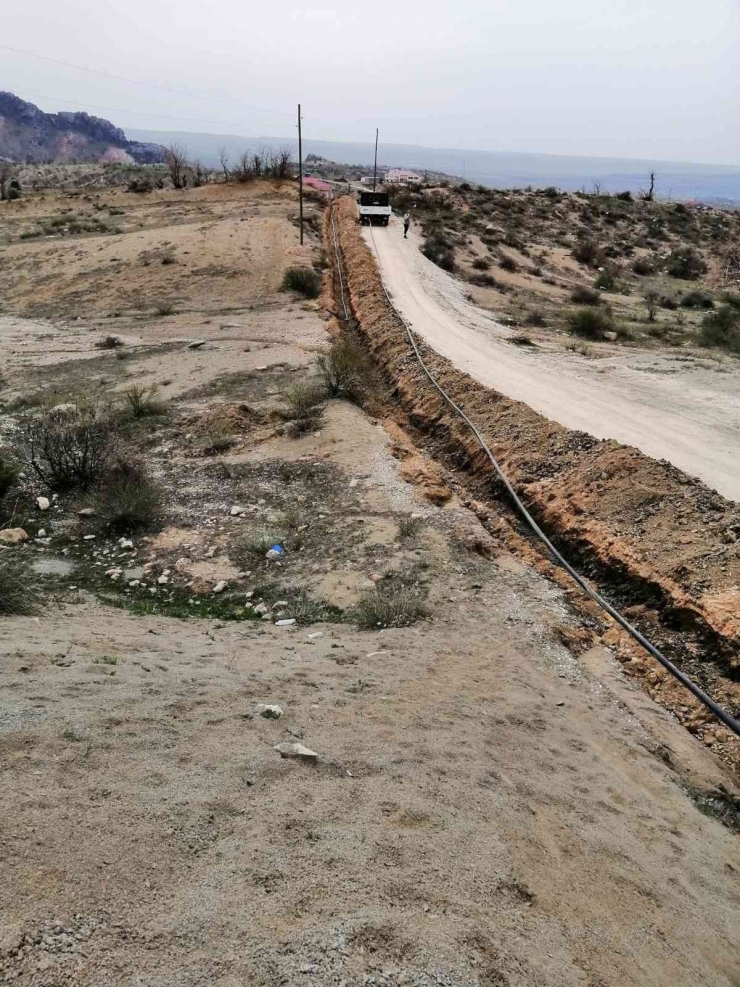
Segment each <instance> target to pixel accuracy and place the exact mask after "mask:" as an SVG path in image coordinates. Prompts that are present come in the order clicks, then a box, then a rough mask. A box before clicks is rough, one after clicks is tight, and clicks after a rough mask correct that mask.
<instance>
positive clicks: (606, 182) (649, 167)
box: [129, 130, 740, 205]
mask: <svg viewBox="0 0 740 987" xmlns="http://www.w3.org/2000/svg"><path fill="white" fill-rule="evenodd" d="M129 134H130V135H131V136H132V137H135V138H137V139H138V140H144V141H156V142H157V143H159V144H164V145H169V144H172V143H178V144H182V145H183V146H184V147H186V148H187V150H188V153H189V155H190V156H191V157H192V158H193V159H200V161H201V162H202V163H203V164H204V165H210V166H214V167H215V166H217V165H218V151H219V148H220V147H226V149H227V151H228V152H229V154H230V155H231V158H232V161H233V160H235V159H236V157H237V156H238V155H239V153H240V152H241V151H243V150H245V149H247V148H250V147H251V148H258V147H263V146H264V147H268V148H270V147H273V148H274V147H291V148H294V149H296V140H295V138H294V137H286V138H284V139H279V138H275V137H238V136H235V135H234V134H221V135H219V134H200V133H174V132H162V131H149V130H129ZM303 146H304V153H305V154H317V155H320V156H321V157H324V158H328V159H329V160H330V161H338V162H341V163H342V164H357V165H366V166H368V168H371V167H372V162H373V156H374V153H375V146H374V145H373V144H372V143H367V144H360V143H344V142H341V141H320V140H311V139H307V140H304V142H303ZM379 160H380V161H382V164H383V167H384V168H387V167H392V168H393V167H401V168H414V169H416V170H417V171H420V172H424V171H425V170H428V171H435V172H444V173H446V174H448V175H458V176H460V177H465V178H466V179H467V180H468V181H470V182H474V183H479V184H481V185H487V186H489V187H490V188H525V187H526V186H528V185H532V186H534V187H535V188H543V187H545V186H548V185H555V186H557V187H558V188H561V189H563V190H565V191H571V192H575V191H578V190H579V189H582V188H583V189H586V190H587V191H589V192H590V191H592V189H593V185H594V183H597V184H599V185H600V186H601V188H602V190H603V191H605V192H606V191H610V192H622V191H625V190H627V189H629V191H630V192H639V191H640V189H642V188H647V186H648V184H649V178H648V176H649V174H650V172H651V171H655V173H656V175H657V186H656V191H657V194H658V195H659V196H660V197H663V198H668V197H672V198H674V199H697V200H699V201H701V202H708V203H715V204H725V205H734V204H736V203H740V166H738V167H737V168H734V167H726V166H721V165H705V164H691V163H686V162H678V161H649V160H644V161H643V160H632V159H630V158H580V157H562V156H560V155H554V154H519V153H515V152H499V151H466V150H458V149H455V148H435V147H419V146H416V145H412V144H381V147H380V155H379Z"/></svg>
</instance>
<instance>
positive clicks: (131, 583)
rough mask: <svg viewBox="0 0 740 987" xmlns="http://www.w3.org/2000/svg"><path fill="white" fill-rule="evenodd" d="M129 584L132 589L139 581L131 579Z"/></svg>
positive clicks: (139, 583)
mask: <svg viewBox="0 0 740 987" xmlns="http://www.w3.org/2000/svg"><path fill="white" fill-rule="evenodd" d="M129 586H130V587H131V589H133V588H134V587H135V586H141V582H140V580H138V579H132V580H131V582H130V583H129Z"/></svg>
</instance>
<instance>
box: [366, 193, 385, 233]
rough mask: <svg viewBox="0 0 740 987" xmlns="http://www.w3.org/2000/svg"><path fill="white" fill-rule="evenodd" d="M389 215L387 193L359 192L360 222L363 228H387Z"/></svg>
mask: <svg viewBox="0 0 740 987" xmlns="http://www.w3.org/2000/svg"><path fill="white" fill-rule="evenodd" d="M391 213H392V210H391V204H390V202H389V200H388V193H387V192H360V222H361V223H362V225H363V226H387V225H388V223H389V222H390V218H391Z"/></svg>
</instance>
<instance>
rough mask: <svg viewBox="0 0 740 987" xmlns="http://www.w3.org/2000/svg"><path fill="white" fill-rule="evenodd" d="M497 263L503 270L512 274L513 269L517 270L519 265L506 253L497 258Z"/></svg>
mask: <svg viewBox="0 0 740 987" xmlns="http://www.w3.org/2000/svg"><path fill="white" fill-rule="evenodd" d="M498 265H499V267H500V268H502V269H503V270H504V271H509V272H511V273H512V274H513V273H514V271H518V270H519V265H518V264H517V262H516V261H515V260H514V258H513V257H509V255H508V254H503V255H502V256H501V257H500V258H499V262H498Z"/></svg>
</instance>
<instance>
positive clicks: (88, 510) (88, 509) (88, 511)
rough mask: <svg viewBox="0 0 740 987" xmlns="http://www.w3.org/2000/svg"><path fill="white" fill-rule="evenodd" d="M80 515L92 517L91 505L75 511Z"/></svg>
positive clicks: (93, 511) (93, 514)
mask: <svg viewBox="0 0 740 987" xmlns="http://www.w3.org/2000/svg"><path fill="white" fill-rule="evenodd" d="M77 513H78V514H79V516H80V517H94V516H95V510H94V509H93V508H92V507H83V508H82V510H81V511H78V512H77Z"/></svg>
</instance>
